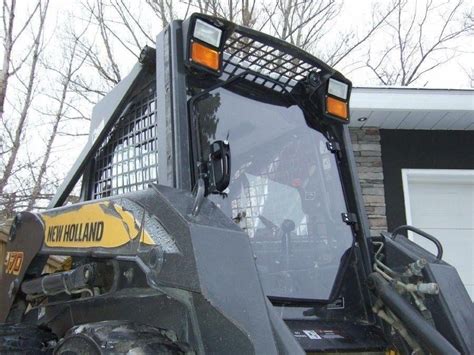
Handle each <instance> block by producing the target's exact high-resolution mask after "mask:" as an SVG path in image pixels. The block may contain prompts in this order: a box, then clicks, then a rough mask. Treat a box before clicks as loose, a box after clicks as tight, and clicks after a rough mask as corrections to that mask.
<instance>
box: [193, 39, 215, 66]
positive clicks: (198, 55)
mask: <svg viewBox="0 0 474 355" xmlns="http://www.w3.org/2000/svg"><path fill="white" fill-rule="evenodd" d="M191 59H192V61H193V62H194V63H197V64H200V65H202V66H204V67H206V68H209V69H212V70H215V71H219V69H220V68H219V67H220V66H219V52H218V51H216V50H215V49H211V48H209V47H206V46H204V45H202V44H201V43H198V42H193V43H191Z"/></svg>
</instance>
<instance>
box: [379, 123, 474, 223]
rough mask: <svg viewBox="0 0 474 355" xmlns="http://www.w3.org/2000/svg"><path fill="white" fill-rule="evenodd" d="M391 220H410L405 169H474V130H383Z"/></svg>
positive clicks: (383, 151) (396, 221) (384, 161)
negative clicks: (404, 175) (405, 200)
mask: <svg viewBox="0 0 474 355" xmlns="http://www.w3.org/2000/svg"><path fill="white" fill-rule="evenodd" d="M380 138H381V148H382V150H381V153H382V157H383V172H384V179H385V202H386V204H387V211H386V215H387V224H388V228H389V230H390V229H393V228H395V227H397V226H399V225H402V224H406V214H405V204H404V198H403V183H402V173H401V171H402V169H474V131H448V130H443V131H441V130H440V131H435V130H430V131H425V130H380Z"/></svg>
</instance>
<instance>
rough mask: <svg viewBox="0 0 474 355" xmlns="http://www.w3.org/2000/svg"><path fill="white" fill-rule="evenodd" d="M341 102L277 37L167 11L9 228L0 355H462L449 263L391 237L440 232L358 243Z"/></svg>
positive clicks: (464, 341)
mask: <svg viewBox="0 0 474 355" xmlns="http://www.w3.org/2000/svg"><path fill="white" fill-rule="evenodd" d="M350 95H351V82H350V81H349V80H347V79H346V78H345V77H344V76H343V75H342V74H340V73H338V72H337V71H336V70H334V69H333V68H331V67H329V66H328V65H326V64H325V63H323V62H322V61H320V60H319V59H317V58H315V57H313V56H311V55H310V54H308V53H306V52H304V51H302V50H300V49H298V48H296V47H294V46H292V45H289V44H288V43H285V42H282V41H280V40H277V39H275V38H273V37H270V36H267V35H265V34H263V33H260V32H256V31H253V30H250V29H247V28H243V27H240V26H237V25H235V24H233V23H231V22H228V21H226V20H223V19H219V18H215V17H210V16H205V15H201V14H194V15H192V16H191V17H190V18H189V19H187V20H186V21H173V22H172V23H171V24H170V25H169V26H167V27H166V28H165V29H164V30H163V32H161V33H160V34H159V35H158V36H157V40H156V48H155V49H153V48H150V47H146V48H145V49H144V50H143V51H142V53H141V55H140V61H139V63H137V64H136V66H135V67H134V68H133V69H132V71H131V73H130V74H129V75H128V76H127V77H126V78H125V79H124V80H123V81H122V82H120V83H119V84H118V85H117V87H116V88H114V89H113V90H112V91H111V92H110V93H109V94H108V95H107V96H106V97H105V98H104V99H103V100H102V101H101V102H99V103H98V104H97V105H96V106H95V108H94V110H93V114H92V120H91V128H90V137H89V140H88V142H87V144H86V146H85V148H84V150H83V151H82V153H81V155H80V156H79V158H78V159H77V162H76V164H75V165H74V166H73V168H72V169H71V171H70V172H69V174H68V176H67V177H66V179H65V181H64V183H63V184H62V185H61V187H60V188H59V190H58V192H57V193H56V195H55V196H54V198H53V199H52V201H51V204H50V206H49V207H50V208H49V209H48V210H46V211H44V212H41V213H28V212H24V213H19V214H18V215H17V216H16V218H15V220H14V221H13V225H12V228H11V230H10V232H9V235H8V241H7V244H6V257H5V264H4V268H3V273H2V274H1V278H0V322H1V323H3V324H1V325H0V353H3V352H13V351H21V352H23V351H31V352H41V351H42V352H49V353H51V352H53V353H54V354H84V353H87V354H105V353H127V352H130V353H151V354H155V353H193V354H205V353H210V354H214V353H222V354H234V353H235V354H299V353H304V352H308V353H351V354H410V353H416V354H429V353H432V354H455V353H463V354H469V353H472V352H473V351H474V338H473V333H474V332H473V329H474V320H473V317H474V312H473V305H472V302H471V301H470V299H469V296H468V294H467V292H466V290H465V289H464V287H463V285H462V283H461V281H460V279H459V276H458V274H457V272H456V270H455V269H453V268H452V267H451V266H450V265H448V264H446V263H445V262H443V260H442V248H441V246H440V245H438V246H439V248H440V252H439V255H437V256H434V255H432V254H430V253H428V252H427V251H425V250H424V249H422V248H421V247H418V246H417V245H415V244H414V243H412V242H411V241H410V240H409V239H407V238H405V237H404V236H402V235H400V233H401V232H404V230H403V229H411V230H412V231H414V232H417V233H421V234H423V235H425V237H427V238H429V239H431V240H432V241H433V242H435V243H437V241H436V239H435V238H434V237H431V236H429V235H427V234H426V233H424V232H423V231H419V230H417V229H413V228H412V227H404V228H402V229H398V230H396V231H394V233H391V234H388V233H387V234H383V235H381V236H380V237H378V238H370V236H369V232H368V227H367V220H366V215H365V211H364V208H363V200H362V197H361V193H360V187H359V183H358V180H357V177H356V176H357V175H356V172H355V163H354V157H353V152H352V148H351V142H350V138H349V131H348V125H347V124H348V123H349V119H350V118H349V114H350V106H349V105H350V104H349V102H350ZM78 183H80V184H81V185H80V186H81V202H80V203H77V204H66V203H65V201H67V198H68V196H69V194H70V193H71V191H72V189H73V188H74V186H75V185H76V184H78ZM438 244H439V243H438ZM52 258H56V259H55V260H63V261H64V262H63V263H61V264H60V266H58V267H57V268H56V269H55V270H51V268H45V265H50V264H51V260H52ZM58 258H60V259H58ZM58 265H59V264H58Z"/></svg>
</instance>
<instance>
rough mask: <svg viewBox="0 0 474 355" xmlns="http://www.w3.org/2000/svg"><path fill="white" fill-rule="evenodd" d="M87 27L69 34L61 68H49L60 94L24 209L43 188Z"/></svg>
mask: <svg viewBox="0 0 474 355" xmlns="http://www.w3.org/2000/svg"><path fill="white" fill-rule="evenodd" d="M86 30H87V28H86V29H85V30H84V31H82V33H81V34H80V35H79V36H77V35H70V36H69V38H70V40H71V43H67V44H65V45H64V58H65V59H66V63H65V65H64V66H63V67H61V68H52V67H49V69H50V70H51V71H53V72H55V73H56V74H59V78H60V83H61V84H60V94H59V97H54V100H55V101H56V103H57V108H56V112H55V113H54V119H53V126H52V128H51V131H50V133H49V137H48V140H47V143H46V149H45V152H44V155H43V158H42V160H41V165H40V167H39V170H38V174H37V175H36V179H35V181H34V185H33V188H32V190H31V195H30V198H29V199H28V204H27V207H26V210H27V211H29V210H31V209H33V208H34V207H35V205H36V201H37V200H38V199H39V198H40V197H41V192H42V190H43V188H44V180H45V175H46V169H47V167H48V164H49V160H50V157H51V153H52V148H53V143H54V141H55V139H56V137H57V135H58V133H59V125H60V123H61V121H62V120H63V119H64V114H65V111H67V110H68V106H70V105H68V102H67V99H68V97H67V96H68V92H69V89H70V86H71V80H72V78H73V77H74V75H75V74H76V73H77V72H78V71H79V70H80V68H81V67H82V65H83V64H84V61H85V57H82V58H78V55H77V52H78V51H77V48H78V44H79V38H81V37H82V35H83V34H84V33H85V32H86Z"/></svg>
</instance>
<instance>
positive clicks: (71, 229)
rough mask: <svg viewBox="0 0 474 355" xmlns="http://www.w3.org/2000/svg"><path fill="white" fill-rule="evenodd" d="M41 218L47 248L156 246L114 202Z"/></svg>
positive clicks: (45, 215) (130, 215)
mask: <svg viewBox="0 0 474 355" xmlns="http://www.w3.org/2000/svg"><path fill="white" fill-rule="evenodd" d="M41 217H42V218H43V221H44V224H45V228H44V242H45V244H46V245H47V246H48V247H63V248H93V247H102V248H116V247H119V246H122V245H124V244H126V243H128V242H130V241H132V240H134V239H136V238H140V242H141V243H144V244H147V245H154V244H155V242H154V241H153V239H151V237H150V235H149V234H148V233H147V231H145V230H144V228H143V229H142V228H140V227H139V226H138V223H137V221H136V220H135V218H134V217H133V214H132V213H130V212H128V211H126V210H125V209H123V207H122V206H120V205H117V204H115V203H113V202H112V201H106V202H98V203H91V204H86V205H82V206H80V207H78V208H75V209H71V210H69V211H68V210H66V211H64V212H62V213H61V212H59V213H56V214H55V215H48V214H46V213H44V214H41Z"/></svg>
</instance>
